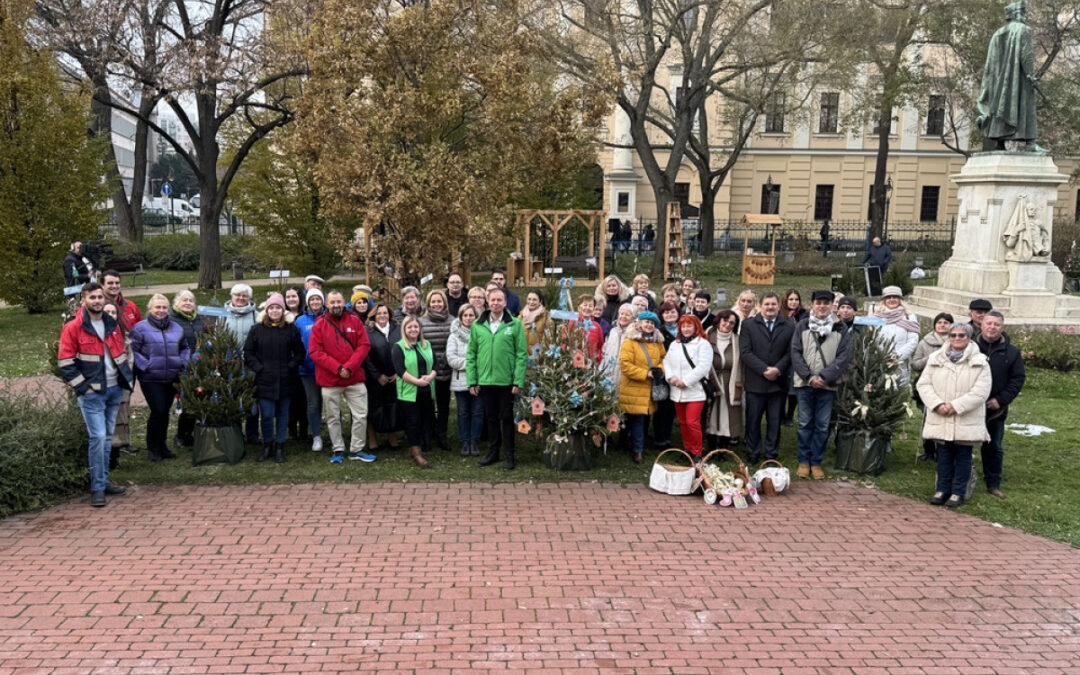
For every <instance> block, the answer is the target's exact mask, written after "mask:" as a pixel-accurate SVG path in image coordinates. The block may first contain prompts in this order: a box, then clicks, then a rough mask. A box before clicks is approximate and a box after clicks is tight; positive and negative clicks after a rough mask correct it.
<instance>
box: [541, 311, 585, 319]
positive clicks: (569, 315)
mask: <svg viewBox="0 0 1080 675" xmlns="http://www.w3.org/2000/svg"><path fill="white" fill-rule="evenodd" d="M548 316H550V317H551V318H552V319H556V320H558V321H577V319H578V313H577V312H571V311H569V310H565V309H552V310H548Z"/></svg>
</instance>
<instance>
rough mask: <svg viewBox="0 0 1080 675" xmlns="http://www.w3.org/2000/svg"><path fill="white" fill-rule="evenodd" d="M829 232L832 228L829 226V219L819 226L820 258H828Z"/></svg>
mask: <svg viewBox="0 0 1080 675" xmlns="http://www.w3.org/2000/svg"><path fill="white" fill-rule="evenodd" d="M831 231H832V228H831V227H830V226H829V219H828V218H826V219H825V222H823V223H822V224H821V230H819V231H818V234H819V235H820V236H821V257H822V258H828V257H829V233H830V232H831Z"/></svg>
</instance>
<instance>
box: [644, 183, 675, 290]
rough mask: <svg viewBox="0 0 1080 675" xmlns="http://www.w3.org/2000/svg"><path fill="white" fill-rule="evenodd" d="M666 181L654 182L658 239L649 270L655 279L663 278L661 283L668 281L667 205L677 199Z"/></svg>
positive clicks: (654, 244)
mask: <svg viewBox="0 0 1080 675" xmlns="http://www.w3.org/2000/svg"><path fill="white" fill-rule="evenodd" d="M665 183H667V181H666V180H662V181H659V182H658V183H653V197H654V198H655V200H656V240H655V241H654V242H653V246H654V249H653V250H654V251H655V253H654V254H653V263H652V269H651V270H650V271H649V276H650V277H652V278H653V279H661V280H662V281H661V283H666V282H667V279H665V278H664V258H665V257H666V256H667V254H668V220H667V205H668V203H669V202H673V201H675V198H674V195H675V191H674V190H673V189H672V188H671V186H670V185H665Z"/></svg>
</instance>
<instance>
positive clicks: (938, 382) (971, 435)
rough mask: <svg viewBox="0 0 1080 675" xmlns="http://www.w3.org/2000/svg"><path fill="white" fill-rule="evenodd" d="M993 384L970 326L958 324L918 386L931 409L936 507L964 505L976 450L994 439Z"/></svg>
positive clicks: (928, 434)
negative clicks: (989, 416) (990, 429)
mask: <svg viewBox="0 0 1080 675" xmlns="http://www.w3.org/2000/svg"><path fill="white" fill-rule="evenodd" d="M992 381H993V378H992V376H991V374H990V365H989V362H988V361H987V360H986V356H985V355H983V354H982V353H981V352H980V351H979V348H978V346H977V345H976V344H975V343H974V342H972V341H971V324H966V323H954V324H953V325H952V326H951V327H950V328H949V332H948V342H947V343H946V344H945V346H944V347H942V348H941V349H939V350H938V351H936V352H934V353H933V354H931V355H930V358H929V359H928V360H927V362H926V368H925V369H924V370H923V373H922V376H921V377H920V378H919V384H918V385H917V388H918V390H919V396H921V397H922V400H923V403H924V404H925V405H926V424H925V425H923V438H929V439H932V440H933V441H934V442H935V443H936V444H937V491H936V492H935V493H934V496H933V497H932V498H931V499H930V503H931V504H935V505H937V504H944V505H945V506H949V507H957V506H962V505H963V503H964V495H965V493H966V492H967V485H968V480H969V479H970V478H971V455H972V447H973V446H975V445H979V444H981V443H983V442H984V441H987V440H989V439H990V435H989V434H988V433H987V431H986V398H987V397H988V396H989V395H990V385H991V382H992Z"/></svg>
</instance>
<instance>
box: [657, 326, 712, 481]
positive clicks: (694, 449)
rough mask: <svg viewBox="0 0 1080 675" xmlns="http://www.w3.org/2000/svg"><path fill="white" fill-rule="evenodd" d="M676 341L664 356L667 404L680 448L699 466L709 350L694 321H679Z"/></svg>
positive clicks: (710, 350)
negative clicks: (675, 420) (670, 405)
mask: <svg viewBox="0 0 1080 675" xmlns="http://www.w3.org/2000/svg"><path fill="white" fill-rule="evenodd" d="M678 326H679V337H678V338H677V339H676V341H675V342H674V343H672V348H671V349H668V350H667V354H666V355H665V356H664V377H665V378H667V381H668V384H670V385H671V387H670V391H671V402H672V403H674V404H675V414H676V415H678V417H679V432H680V434H681V435H682V441H683V448H684V449H685V450H686V451H687V452H689V453H690V456H691V457H693V458H694V462H695V463H700V462H701V449H702V438H703V436H702V433H701V420H702V417H703V413H704V410H705V405H706V404H707V401H706V397H705V387H704V385H703V382H704V381H705V379H706V378H707V377H709V371H710V370H711V369H712V347H710V346H709V342H708V340H707V339H706V335H705V331H704V329H702V327H701V322H700V321H698V320H697V317H695V316H692V315H689V314H684V315H683V316H681V317H679V323H678Z"/></svg>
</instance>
